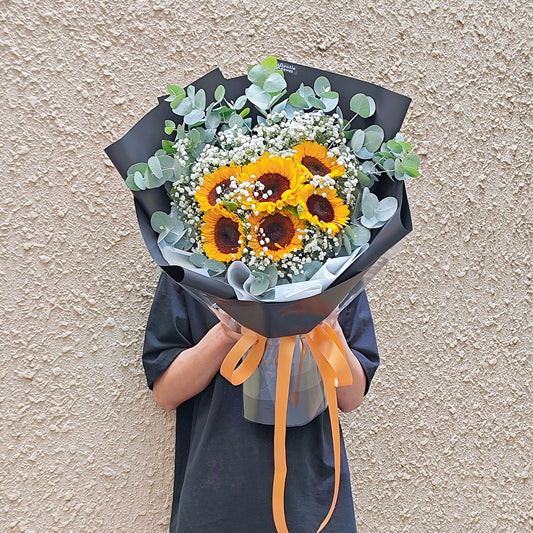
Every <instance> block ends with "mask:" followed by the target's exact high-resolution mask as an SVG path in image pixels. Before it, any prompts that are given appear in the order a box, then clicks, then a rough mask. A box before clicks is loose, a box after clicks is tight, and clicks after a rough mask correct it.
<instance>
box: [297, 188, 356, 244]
mask: <svg viewBox="0 0 533 533" xmlns="http://www.w3.org/2000/svg"><path fill="white" fill-rule="evenodd" d="M298 198H299V203H300V205H301V206H302V208H303V211H302V214H301V217H302V218H303V219H304V220H307V221H309V222H310V223H311V224H313V225H315V226H318V227H319V228H320V229H322V230H323V231H325V232H327V231H328V230H331V235H335V234H336V233H337V232H338V231H339V230H340V229H341V226H344V225H346V222H347V221H348V217H349V216H350V210H349V209H348V207H347V206H346V205H344V204H343V203H342V199H341V198H339V197H338V196H337V191H336V190H335V189H330V188H323V189H317V188H316V187H315V186H313V185H306V186H305V187H302V188H301V189H300V193H299V194H298Z"/></svg>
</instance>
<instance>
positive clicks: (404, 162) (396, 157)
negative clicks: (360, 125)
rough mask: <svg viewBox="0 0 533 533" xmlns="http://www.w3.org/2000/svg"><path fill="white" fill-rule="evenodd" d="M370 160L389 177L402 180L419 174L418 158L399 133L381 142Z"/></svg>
mask: <svg viewBox="0 0 533 533" xmlns="http://www.w3.org/2000/svg"><path fill="white" fill-rule="evenodd" d="M372 160H373V161H374V163H375V164H376V165H377V166H378V167H380V168H381V169H383V171H384V172H385V173H386V174H387V175H388V176H389V178H391V179H392V178H394V179H397V180H400V181H403V180H406V179H407V178H411V177H412V178H416V177H418V176H419V175H420V172H419V171H418V168H419V166H420V158H419V157H418V156H417V155H415V154H413V153H411V145H410V144H409V143H407V142H405V141H404V139H403V136H402V135H400V134H397V135H396V137H394V139H391V140H389V141H387V142H386V143H383V144H382V145H381V150H380V151H379V152H377V153H376V154H375V155H374V156H373V158H372Z"/></svg>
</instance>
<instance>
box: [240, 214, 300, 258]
mask: <svg viewBox="0 0 533 533" xmlns="http://www.w3.org/2000/svg"><path fill="white" fill-rule="evenodd" d="M249 222H250V223H251V233H252V239H251V240H250V242H249V245H250V247H251V248H252V249H253V250H254V252H255V253H256V255H261V253H263V255H266V256H267V257H269V258H270V259H272V260H273V261H279V260H280V259H282V258H283V255H284V254H288V253H290V252H294V251H295V250H299V249H300V248H302V241H303V235H304V234H305V223H304V222H303V221H301V220H300V219H299V218H298V217H295V216H294V215H293V214H291V213H289V212H287V211H278V212H276V213H273V214H269V213H260V214H259V215H258V216H252V217H250V219H249ZM300 236H302V239H301V238H300Z"/></svg>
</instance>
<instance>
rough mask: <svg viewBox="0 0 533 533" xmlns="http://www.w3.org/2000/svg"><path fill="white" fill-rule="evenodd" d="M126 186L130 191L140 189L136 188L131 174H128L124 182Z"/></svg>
mask: <svg viewBox="0 0 533 533" xmlns="http://www.w3.org/2000/svg"><path fill="white" fill-rule="evenodd" d="M124 183H126V186H127V187H128V188H129V189H131V190H132V191H140V190H141V189H140V188H139V187H137V185H136V183H135V180H134V179H133V174H130V175H129V176H128V177H127V178H126V179H125V180H124Z"/></svg>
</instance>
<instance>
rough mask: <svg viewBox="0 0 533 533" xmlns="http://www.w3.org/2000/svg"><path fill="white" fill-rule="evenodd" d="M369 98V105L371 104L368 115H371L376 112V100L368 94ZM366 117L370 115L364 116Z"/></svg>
mask: <svg viewBox="0 0 533 533" xmlns="http://www.w3.org/2000/svg"><path fill="white" fill-rule="evenodd" d="M367 98H368V105H369V106H370V114H369V115H368V116H369V117H371V116H372V115H373V114H374V113H375V112H376V102H375V101H374V99H373V98H372V97H371V96H367ZM364 118H368V117H364Z"/></svg>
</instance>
